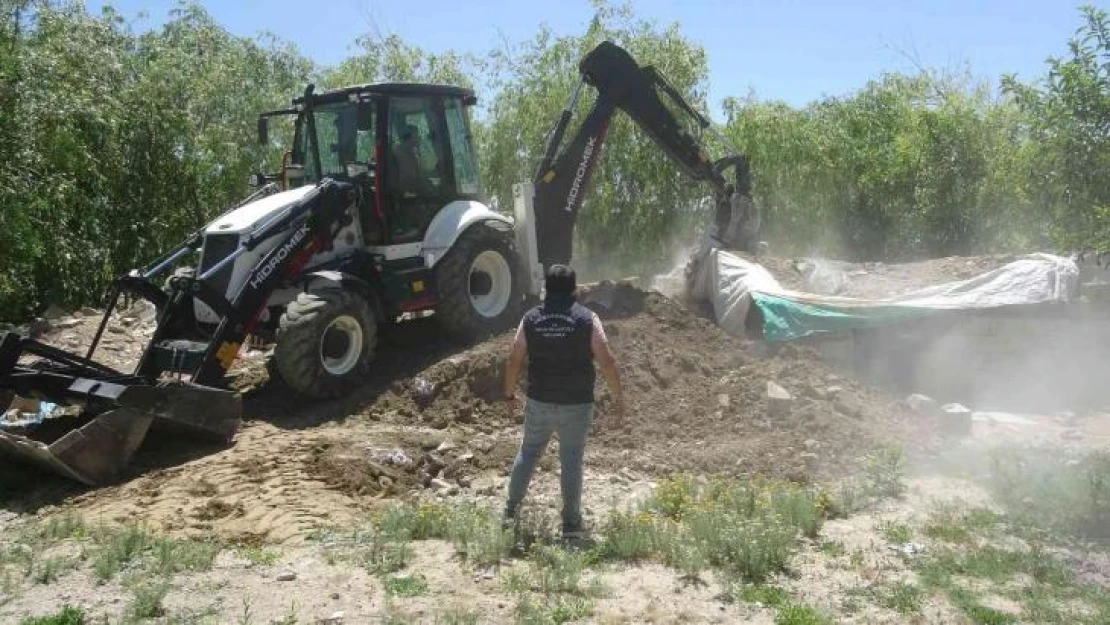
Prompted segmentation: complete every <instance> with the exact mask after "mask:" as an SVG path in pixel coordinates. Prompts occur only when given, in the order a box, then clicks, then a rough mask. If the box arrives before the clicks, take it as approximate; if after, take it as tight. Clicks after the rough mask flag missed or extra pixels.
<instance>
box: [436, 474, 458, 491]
mask: <svg viewBox="0 0 1110 625" xmlns="http://www.w3.org/2000/svg"><path fill="white" fill-rule="evenodd" d="M431 486H432V490H434V491H436V492H437V493H446V492H448V491H450V490H451V489H452V488H454V489H455V490H458V488H457V487H456V486H455V485H454V484H452V483H451V482H448V481H447V480H445V479H443V478H439V477H437V478H433V479H432V482H431Z"/></svg>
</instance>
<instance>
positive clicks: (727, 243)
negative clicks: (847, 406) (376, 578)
mask: <svg viewBox="0 0 1110 625" xmlns="http://www.w3.org/2000/svg"><path fill="white" fill-rule="evenodd" d="M579 71H580V74H581V76H580V82H579V83H578V86H577V87H576V88H575V89H574V92H573V93H572V94H571V96H570V99H569V101H568V103H567V105H566V107H565V109H564V110H563V112H562V114H561V115H560V117H559V119H558V120H557V123H556V124H555V126H554V128H553V130H552V132H551V134H550V138H549V140H548V143H547V145H546V148H545V150H544V153H543V156H542V159H541V160H540V162H539V164H538V167H537V169H536V173H535V176H534V178H533V180H531V181H529V182H524V183H521V184H518V185H516V187H515V189H514V196H515V197H514V207H513V213H514V214H513V215H512V216H509V215H505V214H502V213H500V212H497V211H494V210H491V208H490V207H489V205H488V203H487V201H486V200H485V198H484V196H483V194H482V191H481V186H480V181H479V176H478V171H479V168H478V158H477V154H476V152H475V146H474V142H473V138H472V135H471V131H470V119H469V109H470V108H471V107H472V106H473V105H474V104H475V103H476V101H477V99H476V97H475V95H474V93H473V92H472V91H471V90H469V89H465V88H460V87H453V86H444V85H431V84H407V83H404V84H402V83H385V84H381V83H379V84H366V85H357V86H351V87H347V88H343V89H337V90H332V91H325V92H320V93H317V92H316V90H315V88H314V87H313V86H312V85H309V86H308V88H306V90H305V91H304V93H303V95H302V96H300V97H298V98H296V99H294V100H293V101H292V104H291V106H290V107H289V108H286V109H281V110H276V111H270V112H267V113H263V114H262V115H260V117H259V123H258V135H259V141H260V142H262V143H264V144H269V142H270V137H269V123H270V120H271V119H273V118H275V117H280V116H288V117H290V118H291V119H292V121H293V128H294V132H293V137H292V143H291V150H289V152H288V154H287V156H286V158H285V159H283V167H282V169H281V171H280V172H276V173H272V174H261V173H259V174H255V175H254V176H252V184H253V185H254V186H255V187H256V190H255V191H254V192H253V193H252V194H251V195H250V196H249V197H248V198H246V200H244V201H243V202H242V203H240V204H239V205H237V206H235V207H233V208H231V209H230V210H228V211H227V212H225V213H224V214H222V215H220V216H219V217H217V218H216V219H214V220H213V221H212V222H211V223H209V224H207V225H205V226H203V227H202V228H200V229H199V230H197V231H196V232H194V233H192V234H191V235H190V236H189V237H187V238H186V239H185V240H184V241H183V242H182V243H181V244H180V245H178V246H177V247H176V248H174V249H173V250H171V251H169V252H167V253H166V254H165V255H163V256H162V257H161V258H159V259H157V260H155V261H154V262H152V263H150V264H149V265H147V266H146V267H143V268H141V269H136V270H133V271H131V272H129V273H127V274H126V275H123V276H121V277H119V278H118V279H116V280H115V281H114V282H113V283H112V285H111V289H110V292H109V296H108V298H107V307H106V310H105V311H104V315H103V318H102V320H101V323H100V326H99V331H98V332H97V333H96V336H95V337H94V339H93V340H92V343H91V345H89V346H88V349H87V351H86V353H85V354H84V355H80V356H79V355H75V354H69V353H66V352H64V351H61V350H58V349H55V348H52V347H49V346H47V345H45V344H43V343H41V342H38V341H36V340H33V339H31V338H28V337H25V336H22V335H18V334H14V333H8V334H4V335H0V396H2V395H3V394H4V391H5V390H6V391H8V392H9V394H10V393H12V392H14V393H15V394H18V395H20V396H23V397H34V398H39V399H43V400H47V401H50V402H54V403H59V404H69V405H77V406H80V407H81V408H82V409H83V412H82V414H81V416H79V417H64V418H58V419H48V420H46V421H45V422H42V423H39V424H37V425H30V426H27V425H25V424H21V425H20V426H19V427H5V426H4V424H0V450H3V451H4V452H7V453H8V454H9V455H13V456H16V457H18V458H22V459H24V460H27V461H30V462H34V463H37V464H39V465H42V466H44V467H46V468H48V469H51V470H53V471H56V472H58V473H61V474H63V475H66V476H68V477H71V478H73V479H76V480H79V481H81V482H84V483H86V484H90V485H98V484H104V483H108V482H111V481H113V480H116V479H118V478H119V476H120V474H121V472H122V471H123V469H124V468H125V467H126V465H127V464H128V462H129V460H130V458H131V456H132V454H133V453H134V452H135V450H136V449H137V448H138V446H139V445H140V444H141V443H142V441H143V438H144V437H145V436H146V433H147V430H148V429H149V428H152V427H153V428H158V427H162V428H170V429H176V430H181V431H191V432H198V433H201V434H205V435H208V436H214V437H217V438H219V439H221V440H226V441H231V439H232V438H233V437H234V434H235V432H236V431H237V429H238V427H239V424H240V420H241V398H240V396H239V395H238V394H237V393H234V392H232V391H229V390H226V388H225V387H226V384H225V374H226V373H227V371H228V369H229V368H230V367H231V366H232V364H233V363H234V362H235V361H236V359H237V358H238V355H239V351H240V348H241V347H242V345H243V344H244V342H245V341H246V340H247V339H248V337H256V338H258V339H260V340H263V341H271V342H273V343H274V350H273V363H272V364H273V365H274V367H273V368H274V369H275V370H276V372H277V373H278V375H279V376H280V377H281V379H282V380H284V382H285V383H286V384H287V385H288V386H289V387H291V388H292V389H293V390H295V391H297V392H299V393H301V394H304V395H306V396H309V397H318V398H333V397H339V396H342V395H344V394H346V393H349V392H350V391H351V390H352V389H353V388H355V387H356V386H358V385H359V384H360V383H362V382H364V381H365V380H366V379H367V376H370V375H373V362H374V356H375V348H376V345H377V339H378V335H379V332H380V331H382V330H383V329H384V328H385V327H386V326H387V325H388V324H389V323H392V322H395V321H398V320H402V319H404V318H406V317H409V316H412V315H414V314H416V315H423V314H427V313H429V312H430V313H432V315H433V316H434V317H435V318H436V319H438V320H439V322H440V323H441V324H442V325H443V327H444V328H445V330H446V331H447V332H448V333H449V334H450V335H452V336H455V337H459V338H461V339H464V340H471V339H474V338H476V337H478V336H480V335H483V334H486V333H489V332H495V331H498V330H501V329H504V328H507V327H508V326H509V325H510V324H511V323H512V322H514V321H515V320H516V316H517V315H518V313H519V312H520V309H521V306H522V305H523V304H524V302H525V301H526V300H528V299H529V298H535V297H536V296H538V295H539V292H540V285H541V284H542V275H543V270H544V268H545V267H547V266H550V265H552V264H555V263H566V262H568V261H569V260H570V257H571V243H572V238H573V228H574V222H575V220H576V218H577V215H578V211H579V209H580V207H581V206H582V203H583V200H584V198H585V196H586V189H587V187H588V185H589V180H590V176H591V174H592V172H593V170H594V167H595V165H596V163H597V162H598V158H599V156H600V154H601V152H602V147H603V145H604V142H605V136H606V132H607V130H608V128H609V123H610V120H611V119H612V117H613V115H614V113H615V112H616V111H617V110H618V109H619V110H622V111H624V112H625V113H626V114H627V115H628V116H629V117H630V118H631V119H632V120H633V121H634V122H635V123H636V124H637V125H638V126H639V127H640V128H641V129H642V130H643V131H644V132H645V133H646V134H647V135H648V136H650V137H651V138H652V139H653V140H654V141H655V143H656V144H657V145H658V146H659V147H660V148H661V149H662V151H663V152H664V153H665V154H666V155H667V156H669V157H670V158H671V159H672V160H674V161H675V162H676V163H678V165H679V166H680V167H681V169H682V170H683V171H685V172H686V173H687V174H689V176H690V177H691V178H693V179H694V180H698V181H703V182H707V183H709V185H710V186H711V188H712V192H713V197H714V202H715V205H716V216H715V217H716V218H715V220H714V223H713V224H712V226H711V231H710V236H711V237H713V239H714V241H716V243H715V244H716V245H718V246H720V247H730V248H734V249H735V248H740V249H747V248H750V247H751V246H752V245H753V244H754V241H755V237H756V236H757V235H758V230H759V215H758V212H757V211H756V210H755V207H754V206H753V204H752V202H751V199H750V196H749V192H750V184H749V178H748V167H747V161H746V159H745V158H744V157H743V156H742V155H740V154H738V153H735V151H731V152H730V153H728V154H726V155H725V156H724V157H723V158H719V159H717V160H710V158H709V157H708V155H707V153H706V149H705V146H704V145H703V143H702V142H701V140H700V135H702V133H704V132H713V129H712V126H711V124H710V122H709V120H708V119H707V118H705V117H704V116H703V115H702V114H700V113H698V112H697V111H696V110H695V109H694V108H693V107H691V106H690V105H689V104H688V103H687V102H686V101H685V100H684V99H683V98H682V97H681V95H680V94H679V93H678V91H677V90H675V89H674V88H672V87H671V86H670V85H669V84H668V83H667V82H666V81H665V80H664V79H663V77H662V76H660V75H659V74H658V73H657V72H656V71H655V70H654V68H652V67H641V66H640V65H638V64H637V63H636V61H635V60H634V59H633V58H632V57H631V56H630V55H629V54H628V53H627V52H626V51H625V50H623V49H622V48H620V47H619V46H617V45H615V44H613V43H611V42H604V43H602V44H600V45H599V46H598V47H596V48H595V49H594V50H592V51H591V52H590V53H589V54H588V55H586V56H585V57H584V58H583V59H582V61H581V63H580V66H579ZM586 85H588V86H590V87H593V88H594V89H595V90H596V92H597V93H596V98H595V100H594V102H593V105H592V107H591V108H590V110H589V113H588V114H587V115H586V116H585V117H584V119H583V120H582V121H581V123H580V124H579V125H578V127H577V130H576V132H575V134H574V135H573V137H572V138H571V139H570V140H569V141H568V142H566V145H565V146H564V145H563V144H564V141H563V139H564V137H565V135H566V133H567V130H568V127H569V125H570V123H571V121H572V118H573V112H574V110H575V108H576V105H577V102H578V99H579V97H581V93H582V90H583V87H584V86H586ZM721 144H722V145H726V146H727V142H725V141H721ZM730 168H731V169H733V170H734V174H735V175H734V178H733V179H732V180H731V181H730V180H728V179H727V178H726V176H725V173H726V171H727V170H728V169H730ZM167 275H168V276H169V278H168V279H166V278H164V277H163V276H167ZM124 294H127V295H129V296H137V297H139V298H142V299H145V300H148V301H149V302H151V303H152V304H153V305H154V307H155V308H156V310H157V317H156V319H157V325H156V328H155V330H154V332H153V335H152V336H151V338H150V340H149V341H148V343H147V344H146V346H145V349H144V351H143V353H142V355H141V357H140V359H139V361H138V364H137V365H136V367H135V369H134V371H133V372H131V373H123V372H120V371H116V370H113V369H111V368H109V367H106V366H104V365H102V364H99V363H97V362H96V361H95V360H94V358H93V357H94V355H95V352H96V349H97V346H98V344H99V342H100V339H101V336H102V333H103V331H104V328H105V326H106V324H107V323H108V321H109V319H110V317H111V315H112V313H113V310H114V309H115V308H116V307H117V306H118V304H119V301H120V298H121V296H122V295H124ZM0 408H3V406H0Z"/></svg>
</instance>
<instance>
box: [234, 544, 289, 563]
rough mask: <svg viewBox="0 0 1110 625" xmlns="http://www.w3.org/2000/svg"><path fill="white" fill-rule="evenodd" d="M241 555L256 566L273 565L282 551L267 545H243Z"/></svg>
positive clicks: (240, 550)
mask: <svg viewBox="0 0 1110 625" xmlns="http://www.w3.org/2000/svg"><path fill="white" fill-rule="evenodd" d="M239 555H241V556H243V558H244V559H245V560H246V561H247V562H250V563H251V564H253V565H254V566H271V565H272V564H274V563H275V562H277V561H278V558H280V557H281V552H279V551H277V550H275V549H267V548H265V547H243V548H241V549H239Z"/></svg>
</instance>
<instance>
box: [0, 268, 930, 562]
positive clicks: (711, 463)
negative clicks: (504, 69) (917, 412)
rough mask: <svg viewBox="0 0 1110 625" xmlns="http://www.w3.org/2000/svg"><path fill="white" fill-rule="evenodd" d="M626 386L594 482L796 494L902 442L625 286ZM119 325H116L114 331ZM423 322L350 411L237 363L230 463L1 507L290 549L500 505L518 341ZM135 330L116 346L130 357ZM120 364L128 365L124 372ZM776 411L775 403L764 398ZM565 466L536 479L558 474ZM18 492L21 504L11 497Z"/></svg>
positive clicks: (621, 353)
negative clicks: (750, 480) (418, 511)
mask: <svg viewBox="0 0 1110 625" xmlns="http://www.w3.org/2000/svg"><path fill="white" fill-rule="evenodd" d="M582 301H583V302H584V303H585V304H586V305H587V306H589V307H591V308H593V309H594V310H595V311H597V312H598V314H599V316H600V317H601V318H602V319H603V320H604V322H605V327H606V330H607V333H608V336H609V340H610V342H611V344H612V346H613V349H614V351H615V353H616V355H617V358H618V360H619V362H620V365H621V370H622V374H623V377H624V380H625V384H626V393H627V400H628V404H629V406H628V412H629V414H628V419H627V422H626V426H625V427H624V428H622V429H615V428H613V427H612V426H611V425H609V424H608V423H606V420H605V418H604V417H606V416H607V415H608V412H609V410H610V403H609V399H608V392H607V391H606V390H605V389H604V384H603V383H602V382H601V381H600V378H599V390H598V417H599V418H598V419H597V423H596V424H595V427H594V433H593V437H592V438H591V442H590V444H589V446H588V450H587V464H588V466H589V468H590V470H591V471H592V472H593V474H595V475H597V474H602V475H604V474H610V475H614V476H619V475H622V474H625V473H627V470H629V469H630V470H633V471H635V472H637V473H639V474H647V475H661V474H666V473H668V472H672V471H690V472H697V473H708V474H731V475H764V476H774V477H781V478H787V479H794V480H799V481H806V480H812V479H817V478H821V477H826V476H831V475H836V474H840V473H843V472H846V471H849V470H851V469H852V468H853V465H854V463H853V460H854V458H855V457H857V456H859V455H861V454H862V453H864V452H865V451H867V450H868V449H869V448H871V447H872V446H873V445H874V444H875V443H876V442H878V441H880V440H906V439H907V432H908V425H907V424H906V423H905V422H904V421H903V420H902V419H900V415H901V414H902V409H901V407H900V406H899V405H898V404H896V403H894V402H892V401H890V400H888V399H887V398H884V397H883V396H881V395H879V394H878V393H875V392H872V391H870V390H868V389H866V388H864V387H862V386H861V385H860V384H858V383H857V382H855V381H853V380H851V379H850V378H849V377H848V374H846V373H841V372H835V371H832V370H830V369H829V368H828V367H827V366H825V365H823V364H821V363H820V362H819V361H818V359H817V356H816V354H815V353H813V352H811V351H808V350H807V349H804V348H797V347H793V346H783V347H782V348H780V349H779V350H778V351H777V352H775V353H769V352H767V351H766V350H765V348H763V347H760V346H758V345H756V344H752V343H746V342H743V341H741V340H739V339H736V338H733V337H731V336H729V335H727V334H725V333H724V332H722V331H721V330H720V329H719V328H717V327H716V326H715V325H713V324H712V323H711V322H710V321H708V320H707V319H704V318H702V317H699V316H698V315H696V314H693V313H691V312H690V311H688V310H687V309H686V308H683V307H682V306H681V305H680V304H679V303H677V302H675V301H673V300H670V299H667V298H665V297H663V296H662V295H659V294H657V293H646V292H643V291H640V290H637V289H635V288H632V287H631V286H627V285H613V284H604V285H601V286H598V287H596V288H592V289H588V290H586V291H585V292H584V293H583V294H582ZM77 319H78V322H79V323H76V324H75V323H72V322H67V323H66V325H67V326H68V327H65V328H56V329H54V330H52V331H48V332H46V333H45V334H44V336H43V339H44V340H46V341H48V342H52V343H55V344H58V345H59V346H61V347H70V344H71V343H74V342H76V341H75V340H74V336H72V335H70V334H67V333H74V334H76V335H77V337H78V338H83V337H84V336H85V335H86V334H87V333H88V332H90V331H95V325H96V321H97V320H96V319H95V318H93V317H92V316H91V315H89V314H86V315H82V316H81V317H80V318H77ZM117 321H118V322H119V323H118V325H120V326H123V324H124V322H123V321H122V316H121V318H120V319H118V320H113V324H112V325H113V326H114V325H117ZM426 321H430V320H425V322H411V323H406V324H401V325H399V326H396V327H393V328H390V330H389V332H388V333H385V334H383V345H382V346H381V350H380V352H379V354H378V359H377V361H376V363H375V376H374V379H373V380H372V381H371V383H370V384H368V385H367V386H366V387H365V388H364V389H362V390H361V391H359V392H358V393H356V394H355V395H354V396H351V397H348V398H344V399H342V400H338V401H332V402H310V401H307V400H304V399H302V398H298V397H296V396H295V395H293V394H292V393H291V392H290V391H288V389H284V388H283V387H282V385H281V384H280V383H278V382H276V381H273V380H267V379H266V374H265V371H266V367H265V366H264V355H265V351H261V350H250V351H248V352H246V354H245V357H244V358H242V359H241V361H240V362H239V363H238V364H237V366H236V370H238V371H240V372H241V374H240V376H239V377H240V380H239V381H240V382H243V381H244V380H245V382H244V383H245V384H246V386H245V387H244V386H243V385H242V384H240V385H239V386H240V387H242V388H255V389H256V390H251V391H249V392H248V393H247V395H246V396H245V402H244V409H245V412H246V422H245V423H244V426H243V429H242V431H241V432H240V433H239V435H238V436H237V437H236V441H235V443H234V444H233V445H232V446H230V447H226V448H223V447H218V448H211V447H201V446H197V445H194V444H193V443H192V442H186V441H183V440H176V439H170V440H163V441H161V442H159V441H157V440H153V439H152V440H150V441H149V442H148V443H144V446H143V447H142V448H140V451H139V453H138V454H137V455H136V457H135V460H134V462H133V465H132V466H131V467H130V468H129V470H128V473H127V475H126V476H124V479H123V480H122V481H121V483H120V484H118V485H115V486H111V487H108V488H102V489H97V490H85V489H83V488H81V487H80V486H79V485H75V484H72V483H70V482H68V481H65V480H62V479H61V478H46V477H45V476H43V477H42V478H41V479H40V478H36V481H34V482H31V483H25V484H24V486H22V487H20V490H19V492H18V493H17V496H16V497H14V498H11V499H9V500H8V504H7V505H8V507H9V508H10V509H13V510H20V511H34V510H37V509H39V508H41V507H42V506H44V505H51V504H56V505H63V506H67V507H71V508H73V509H75V510H77V511H78V512H80V513H82V514H85V515H89V516H92V517H95V518H101V519H105V520H120V521H131V522H143V523H150V524H152V525H154V526H156V527H160V528H161V529H164V530H167V531H173V532H179V533H185V534H197V535H218V536H222V537H226V538H231V539H236V540H244V541H254V540H271V541H278V542H282V541H296V540H300V539H302V538H303V537H304V536H305V535H307V534H308V533H309V532H310V531H311V530H312V529H313V528H314V527H318V526H319V525H324V524H331V523H339V522H343V521H344V520H345V519H351V518H354V517H357V516H359V515H360V514H363V513H364V512H365V511H366V510H367V509H369V508H371V507H373V506H376V505H378V504H379V503H380V502H382V501H384V500H388V499H390V498H394V497H398V496H406V495H407V494H409V493H413V492H422V491H429V492H436V493H441V494H444V495H451V494H453V493H458V492H468V491H470V492H474V493H478V494H483V495H489V496H499V495H500V492H501V487H502V483H501V481H500V480H501V479H502V477H503V476H504V475H505V474H506V473H507V471H508V469H509V467H510V465H511V462H512V457H513V455H514V454H515V452H516V448H517V445H518V444H519V423H520V420H521V415H519V414H517V413H514V412H512V411H511V410H510V408H509V406H508V405H507V404H506V403H504V402H502V401H500V400H499V395H500V393H499V390H500V384H501V376H502V373H503V361H504V357H505V354H506V352H507V349H508V345H509V340H510V335H509V334H503V335H500V336H497V337H494V338H492V339H491V340H488V341H486V342H483V343H480V344H478V345H474V346H472V347H470V348H466V349H463V348H461V347H459V346H452V345H451V344H450V343H449V342H447V341H446V340H445V339H444V338H443V337H442V336H441V335H439V334H438V333H437V331H436V329H435V325H434V323H433V324H429V323H426ZM131 325H132V326H134V327H136V328H137V329H138V330H139V331H136V332H134V333H133V334H127V333H124V332H121V331H115V332H111V333H110V336H111V339H110V340H111V344H113V345H119V346H120V349H119V350H107V352H106V354H112V355H115V354H118V355H119V356H120V358H119V361H122V360H123V358H122V357H124V356H128V355H132V356H134V355H137V353H138V351H139V350H141V347H142V345H143V342H144V341H145V340H146V336H147V334H146V332H145V331H142V330H143V329H144V326H145V324H144V323H143V322H141V321H140V322H131ZM119 361H116V362H113V364H118V365H123V364H124V363H123V362H119ZM773 386H777V387H780V388H781V391H782V392H783V397H781V398H777V399H776V398H770V397H769V396H768V389H769V388H773ZM556 465H557V456H556V455H555V454H548V455H547V456H546V457H545V459H544V461H543V463H541V466H543V467H544V468H545V469H547V470H552V469H554V468H555V466H556ZM9 492H10V491H9Z"/></svg>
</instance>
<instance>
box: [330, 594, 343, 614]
mask: <svg viewBox="0 0 1110 625" xmlns="http://www.w3.org/2000/svg"><path fill="white" fill-rule="evenodd" d="M331 598H332V599H334V600H336V601H338V600H339V593H337V592H333V593H331ZM341 614H342V613H341Z"/></svg>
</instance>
